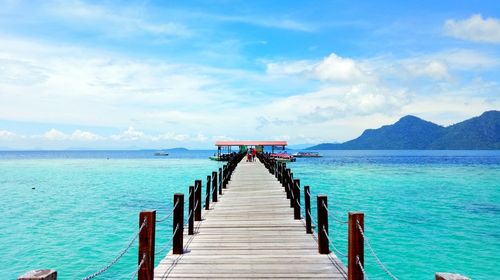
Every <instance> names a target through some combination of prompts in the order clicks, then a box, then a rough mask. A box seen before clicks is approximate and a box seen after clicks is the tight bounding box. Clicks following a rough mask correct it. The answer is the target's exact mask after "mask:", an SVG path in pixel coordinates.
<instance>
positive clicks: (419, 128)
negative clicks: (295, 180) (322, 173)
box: [308, 111, 500, 150]
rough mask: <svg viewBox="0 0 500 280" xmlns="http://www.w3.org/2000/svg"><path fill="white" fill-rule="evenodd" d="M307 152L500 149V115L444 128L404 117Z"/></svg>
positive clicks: (495, 113) (475, 118) (476, 118)
mask: <svg viewBox="0 0 500 280" xmlns="http://www.w3.org/2000/svg"><path fill="white" fill-rule="evenodd" d="M308 149H310V150H425V149H436V150H467V149H500V111H487V112H484V113H483V114H482V115H481V116H478V117H474V118H472V119H468V120H465V121H463V122H460V123H457V124H454V125H451V126H448V127H443V126H440V125H437V124H434V123H432V122H429V121H425V120H422V119H420V118H418V117H415V116H405V117H403V118H401V119H400V120H399V121H397V122H396V123H394V124H392V125H385V126H382V127H381V128H378V129H367V130H365V131H364V132H363V133H362V134H361V136H359V137H358V138H356V139H353V140H350V141H347V142H344V143H341V144H332V143H323V144H319V145H316V146H313V147H310V148H308Z"/></svg>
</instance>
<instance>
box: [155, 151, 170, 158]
mask: <svg viewBox="0 0 500 280" xmlns="http://www.w3.org/2000/svg"><path fill="white" fill-rule="evenodd" d="M155 156H163V157H165V156H168V153H167V152H164V151H159V152H156V153H155Z"/></svg>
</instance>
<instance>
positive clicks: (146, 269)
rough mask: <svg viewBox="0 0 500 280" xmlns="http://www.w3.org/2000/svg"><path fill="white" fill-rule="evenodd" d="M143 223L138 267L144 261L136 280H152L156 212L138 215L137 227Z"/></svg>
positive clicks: (143, 212)
mask: <svg viewBox="0 0 500 280" xmlns="http://www.w3.org/2000/svg"><path fill="white" fill-rule="evenodd" d="M143 223H145V225H144V227H143V228H142V230H141V232H140V233H139V258H138V259H139V260H138V262H137V264H138V265H139V264H140V263H141V262H142V260H143V259H144V263H143V264H142V266H141V269H139V273H138V274H137V278H138V279H139V280H153V278H154V274H155V273H154V269H155V232H156V230H155V226H156V211H155V210H148V211H141V213H140V214H139V227H141V225H142V224H143Z"/></svg>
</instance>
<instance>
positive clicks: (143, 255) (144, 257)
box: [130, 254, 146, 280]
mask: <svg viewBox="0 0 500 280" xmlns="http://www.w3.org/2000/svg"><path fill="white" fill-rule="evenodd" d="M145 260H146V254H142V260H141V262H140V263H139V265H138V266H137V269H136V270H135V272H134V275H132V277H130V280H133V279H135V278H136V277H137V274H138V273H139V270H141V267H142V265H143V264H144V261H145Z"/></svg>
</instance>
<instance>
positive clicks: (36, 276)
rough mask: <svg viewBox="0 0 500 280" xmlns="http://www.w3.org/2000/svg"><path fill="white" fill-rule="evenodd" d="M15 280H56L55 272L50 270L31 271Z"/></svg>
mask: <svg viewBox="0 0 500 280" xmlns="http://www.w3.org/2000/svg"><path fill="white" fill-rule="evenodd" d="M17 280H57V271H55V270H52V269H37V270H31V271H28V272H26V273H24V274H23V275H21V276H19V277H18V278H17Z"/></svg>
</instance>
